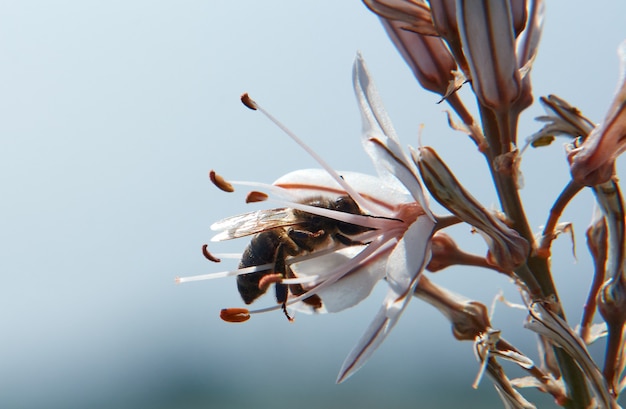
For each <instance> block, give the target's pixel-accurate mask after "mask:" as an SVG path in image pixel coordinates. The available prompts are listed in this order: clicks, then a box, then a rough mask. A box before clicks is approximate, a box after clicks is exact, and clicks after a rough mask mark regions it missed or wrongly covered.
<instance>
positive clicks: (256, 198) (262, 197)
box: [246, 190, 269, 203]
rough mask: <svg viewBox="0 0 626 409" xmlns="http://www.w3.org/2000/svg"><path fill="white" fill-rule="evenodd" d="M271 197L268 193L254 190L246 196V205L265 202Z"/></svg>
mask: <svg viewBox="0 0 626 409" xmlns="http://www.w3.org/2000/svg"><path fill="white" fill-rule="evenodd" d="M268 197H269V196H268V195H267V194H266V193H263V192H259V191H256V190H253V191H252V192H250V193H248V196H246V203H256V202H264V201H266V200H267V198H268Z"/></svg>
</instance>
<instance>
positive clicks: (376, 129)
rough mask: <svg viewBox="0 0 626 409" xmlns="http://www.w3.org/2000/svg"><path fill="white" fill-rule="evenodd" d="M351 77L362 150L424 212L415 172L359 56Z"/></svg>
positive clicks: (391, 183)
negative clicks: (359, 118)
mask: <svg viewBox="0 0 626 409" xmlns="http://www.w3.org/2000/svg"><path fill="white" fill-rule="evenodd" d="M352 75H353V82H354V92H355V94H356V98H357V102H358V104H359V108H360V110H361V116H362V119H363V136H362V142H363V146H364V148H365V151H366V152H367V153H368V155H369V156H370V158H371V159H372V162H373V163H374V167H375V168H376V170H377V171H378V174H379V175H380V177H381V178H383V179H384V180H385V182H386V183H389V184H390V185H392V186H397V185H398V182H397V181H398V180H399V181H400V182H401V183H402V184H403V185H404V186H405V187H406V188H407V189H408V190H409V192H411V195H413V197H414V198H415V200H417V201H418V202H419V204H420V205H421V206H422V207H423V208H424V209H427V208H428V206H427V203H426V199H425V197H424V192H423V190H422V186H421V185H420V183H419V180H418V178H417V170H416V169H415V167H414V165H413V163H412V162H411V161H410V160H408V158H407V156H406V154H405V153H404V151H403V149H402V147H401V145H400V142H399V140H398V136H397V135H396V131H395V130H394V128H393V125H392V124H391V120H390V119H389V116H388V115H387V112H386V111H385V108H384V107H383V104H382V101H381V100H380V96H379V95H378V91H377V90H376V87H375V86H374V83H373V81H372V80H371V78H370V75H369V72H368V70H367V67H366V66H365V62H364V61H363V58H362V57H361V55H360V54H359V55H357V58H356V60H355V62H354V67H353V74H352ZM427 212H428V211H427Z"/></svg>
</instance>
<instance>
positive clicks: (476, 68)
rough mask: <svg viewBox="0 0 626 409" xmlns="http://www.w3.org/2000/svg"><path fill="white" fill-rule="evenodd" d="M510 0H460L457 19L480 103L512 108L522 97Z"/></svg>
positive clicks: (499, 107)
mask: <svg viewBox="0 0 626 409" xmlns="http://www.w3.org/2000/svg"><path fill="white" fill-rule="evenodd" d="M512 18H513V16H512V12H511V4H510V1H509V0H480V1H478V0H476V1H460V2H457V20H458V25H459V33H460V36H461V43H462V44H463V52H464V54H465V58H467V62H468V65H469V71H470V76H471V80H472V88H473V89H474V92H475V94H476V97H477V98H478V100H479V101H480V103H481V104H482V105H484V106H487V107H489V108H491V109H493V110H495V111H504V110H508V109H509V108H510V107H511V106H512V105H513V103H514V102H515V101H516V100H517V99H518V98H519V96H520V93H521V78H520V74H519V67H518V64H517V56H516V50H515V33H514V27H513V20H512Z"/></svg>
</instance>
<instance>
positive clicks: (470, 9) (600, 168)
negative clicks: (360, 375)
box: [178, 0, 626, 409]
mask: <svg viewBox="0 0 626 409" xmlns="http://www.w3.org/2000/svg"><path fill="white" fill-rule="evenodd" d="M363 1H364V3H365V5H366V6H367V7H368V8H369V9H370V10H372V11H373V12H374V13H376V14H377V15H378V16H379V17H380V20H381V22H382V25H383V26H384V28H385V30H386V31H387V33H388V35H389V37H390V39H391V40H392V41H393V43H394V45H395V46H396V47H397V49H398V51H399V52H400V55H401V56H402V57H403V58H404V60H405V61H406V63H407V64H408V65H409V67H410V68H411V70H412V72H413V73H414V75H415V78H416V79H417V80H418V82H419V83H420V84H421V86H422V87H423V88H424V89H426V90H428V91H431V92H434V93H437V94H439V95H440V96H441V101H442V102H445V103H447V104H448V105H449V107H450V108H451V111H452V112H453V114H449V122H450V124H451V126H453V128H454V129H456V130H461V131H463V132H465V133H466V134H467V135H469V137H470V138H471V140H472V141H473V142H474V143H475V144H476V148H477V152H478V154H480V155H482V156H483V157H484V159H485V162H486V164H487V167H488V169H489V171H490V173H491V175H490V176H491V178H492V180H493V185H494V188H495V191H496V193H497V197H498V199H499V204H500V210H499V211H497V212H496V211H493V210H489V209H487V208H486V207H485V206H484V205H483V204H481V203H480V202H479V201H478V200H477V199H475V198H474V197H473V196H472V195H471V193H470V192H469V191H468V190H467V189H466V188H465V187H463V186H462V185H461V184H460V182H459V181H458V180H457V179H456V178H455V176H454V175H453V173H452V171H451V170H450V169H449V168H448V166H447V165H446V163H445V162H444V160H443V159H442V158H441V157H440V156H439V155H438V154H437V152H436V151H435V150H434V149H433V148H431V147H424V146H422V147H419V148H418V149H404V148H403V146H402V145H401V143H400V141H399V139H398V137H397V135H396V133H395V131H394V129H393V126H392V125H391V121H390V120H389V118H388V116H387V114H386V113H385V110H384V108H383V106H382V103H381V101H380V98H379V96H378V93H377V91H376V89H375V87H374V84H373V81H372V79H371V76H370V74H369V72H368V70H367V68H366V66H365V63H364V62H363V59H362V58H361V56H360V55H359V56H358V57H357V59H356V61H355V64H354V71H353V81H354V90H355V94H356V97H357V102H358V105H359V108H360V111H361V114H362V119H363V134H362V135H363V136H362V140H361V142H362V144H363V147H364V149H365V151H366V152H367V154H368V155H369V156H370V157H371V159H372V162H373V164H374V167H375V169H376V171H377V174H378V176H376V177H374V176H369V175H363V174H358V173H353V172H338V171H335V170H334V169H333V168H332V167H331V166H329V165H328V164H326V162H324V161H323V160H322V159H321V158H320V157H319V156H318V155H317V154H316V153H315V152H313V151H312V150H311V149H310V148H309V147H308V146H307V145H306V144H305V143H304V142H303V141H302V140H300V139H299V138H298V137H297V136H296V135H294V134H293V133H292V132H291V131H289V129H287V128H286V127H285V126H284V125H282V124H281V123H280V122H279V121H278V120H276V119H275V118H274V117H272V116H271V115H270V114H269V113H268V112H267V111H265V110H264V109H263V108H262V107H261V106H260V105H259V104H257V103H256V102H255V101H254V100H252V99H251V98H250V97H249V96H248V95H247V94H244V96H243V97H242V101H243V103H244V104H245V105H246V106H247V107H248V108H250V109H253V110H257V111H260V112H261V113H263V114H264V115H266V116H267V117H268V118H269V119H270V120H271V121H273V122H275V123H276V124H277V125H278V126H279V127H280V128H281V129H282V130H283V131H284V132H285V133H287V134H288V135H289V136H290V137H291V138H292V139H293V140H294V141H295V142H297V143H298V144H299V145H300V146H302V147H303V148H304V149H305V151H307V152H308V153H309V154H310V155H312V156H313V158H314V159H315V160H316V161H317V162H318V163H319V164H320V165H321V168H322V169H306V170H298V171H295V172H292V173H289V174H287V175H285V176H282V177H281V178H279V179H278V180H276V181H275V182H274V183H273V184H271V185H269V184H262V183H254V182H232V181H231V182H229V181H226V180H225V179H223V178H222V177H220V176H219V175H218V174H216V173H215V172H211V180H212V181H213V183H214V184H215V185H216V186H217V187H219V188H220V189H222V190H224V191H227V192H233V191H234V190H235V187H236V186H247V187H250V188H251V189H252V190H251V191H250V193H249V194H248V196H247V199H246V201H247V202H263V203H273V204H274V206H272V207H269V208H265V209H261V210H256V211H253V212H250V213H246V214H243V215H238V216H233V217H230V218H227V219H224V220H221V221H218V222H217V223H215V224H214V225H213V226H212V228H213V229H215V230H218V231H219V233H218V234H217V235H216V236H215V237H214V238H213V241H220V240H228V239H233V238H238V237H244V236H252V239H251V240H250V244H249V245H248V247H247V248H246V249H245V250H244V251H243V253H242V254H237V255H230V254H224V255H220V254H216V255H213V254H211V253H210V252H209V251H208V249H207V248H206V247H204V248H203V253H204V255H205V257H206V258H207V259H209V260H210V261H212V262H220V261H221V259H224V258H229V257H231V258H237V259H238V260H240V261H239V266H238V268H237V269H235V270H232V271H226V272H221V273H213V274H208V275H205V276H196V277H187V278H179V279H178V281H179V282H186V281H193V280H198V279H206V278H218V277H226V276H236V277H237V284H238V288H239V292H240V294H241V295H242V298H243V300H244V302H245V303H246V304H250V303H252V302H253V301H255V300H256V299H257V298H258V297H260V296H261V295H262V294H264V293H265V292H266V291H267V290H268V288H270V287H273V288H274V291H275V296H276V300H277V304H276V305H273V306H270V307H267V308H261V309H257V310H252V311H251V310H248V309H247V308H226V309H223V310H222V312H221V317H222V318H223V319H224V320H225V321H229V322H243V321H246V320H248V319H249V318H250V316H251V315H252V314H255V313H259V312H265V311H272V310H282V311H283V314H284V315H286V316H287V318H288V319H289V320H292V319H293V317H292V314H293V312H294V311H305V312H314V313H324V312H339V311H342V310H344V309H346V308H349V307H352V306H354V305H355V304H357V303H358V302H360V301H362V300H363V299H365V298H366V297H368V296H369V295H370V293H371V290H372V288H373V287H374V286H375V285H376V284H377V283H378V282H381V281H383V282H385V283H386V284H387V286H388V292H387V295H386V297H385V298H384V300H383V302H382V306H381V308H380V310H379V312H378V314H377V315H376V316H375V317H374V319H373V321H372V323H371V324H370V326H369V328H367V330H366V331H365V333H364V334H363V336H362V337H361V339H360V340H359V341H358V342H357V344H356V346H355V347H354V349H353V350H352V352H351V353H350V354H349V356H348V357H347V359H346V361H345V362H344V365H343V367H342V369H341V371H340V374H339V377H338V381H339V382H341V381H343V380H345V379H346V378H347V377H348V376H350V375H352V374H353V373H354V372H355V371H356V370H357V369H359V368H360V367H361V366H362V365H363V364H364V363H365V361H366V360H367V359H368V358H369V356H370V355H371V354H372V353H373V352H374V350H375V349H376V348H378V346H379V345H380V344H381V343H382V341H383V340H384V339H385V337H386V336H387V334H388V333H389V331H391V329H392V328H393V326H394V324H395V323H396V322H397V320H398V318H399V316H400V314H401V313H402V312H403V311H404V310H405V309H406V306H407V304H408V302H409V301H410V300H411V299H412V298H413V297H417V298H419V299H421V300H423V301H425V302H427V303H429V304H431V305H433V306H434V307H436V308H437V309H438V310H439V311H440V312H441V313H442V314H443V315H444V316H445V317H446V318H447V319H448V320H449V321H450V323H451V325H452V328H453V334H454V336H455V337H456V338H457V339H459V340H469V341H473V342H474V343H475V352H476V357H477V359H478V360H479V361H480V363H481V371H480V375H482V374H483V373H484V374H486V375H487V376H488V377H489V378H491V379H492V380H493V382H494V385H495V387H496V389H497V390H498V393H499V395H500V396H501V398H502V400H503V402H504V405H505V407H512V408H531V407H534V405H533V404H532V403H530V402H529V401H527V400H526V399H525V398H524V397H523V396H522V394H521V393H520V388H523V387H534V388H538V389H539V390H541V391H543V392H546V393H549V394H550V395H552V396H553V398H554V400H555V402H556V403H557V404H559V405H561V406H564V407H567V408H581V409H583V408H591V407H598V408H617V407H619V406H618V404H617V398H618V396H619V394H620V392H622V391H623V389H624V388H625V387H626V378H625V375H624V368H625V367H626V359H625V357H624V354H625V351H624V349H625V347H624V338H623V336H624V325H625V323H626V271H625V269H626V265H625V264H624V245H625V241H626V238H625V235H626V226H625V219H624V203H623V198H622V194H621V191H620V187H619V184H618V180H617V177H616V175H615V159H616V157H617V155H619V153H621V152H622V151H623V150H624V149H626V142H625V141H626V42H625V43H623V44H622V45H621V46H620V49H619V56H620V61H621V76H620V83H619V85H618V90H617V93H616V96H615V99H614V101H613V103H612V104H611V106H610V108H609V112H608V113H607V115H606V117H605V118H604V120H603V121H602V122H601V123H600V124H598V125H595V124H594V123H593V122H592V121H590V120H589V119H587V118H585V117H584V116H583V115H582V114H581V112H579V110H578V109H576V108H574V107H573V106H571V105H569V104H568V103H567V102H565V101H563V100H562V99H560V98H559V97H557V96H554V95H548V96H545V97H541V98H540V99H539V101H540V103H541V104H542V105H543V107H544V108H545V111H546V114H545V115H544V116H541V117H539V118H537V119H538V121H540V122H542V123H543V124H544V126H543V127H542V128H541V129H539V130H538V131H537V133H535V134H534V135H531V136H530V137H528V138H526V141H525V144H526V145H525V146H522V148H521V150H520V149H518V147H519V146H520V143H519V142H518V120H519V116H520V113H521V112H522V111H524V110H525V109H526V108H528V107H529V106H530V105H531V104H532V102H533V96H532V87H531V76H530V72H531V67H532V63H533V60H534V58H535V54H536V53H537V49H538V44H539V39H540V36H541V31H542V26H543V13H544V11H543V1H541V0H534V1H533V0H489V1H488V0H482V1H481V0H478V1H460V0H457V1H455V0H430V1H428V2H423V1H421V0H381V1H378V0H363ZM463 86H465V87H471V90H472V91H473V94H474V96H475V99H476V101H475V111H476V112H478V117H477V118H475V117H474V115H473V114H471V113H470V112H471V110H470V109H468V107H467V105H466V101H464V100H463V99H462V97H461V96H460V95H459V93H458V92H457V91H458V90H459V88H461V87H463ZM453 116H456V119H455V118H453ZM557 136H560V137H565V138H567V139H568V141H567V143H568V145H567V147H568V160H569V166H570V170H571V180H570V181H569V182H568V183H567V185H566V186H564V188H563V191H562V193H561V194H560V195H559V196H558V197H557V198H556V199H555V202H554V205H553V206H552V208H550V209H546V217H547V221H546V225H545V227H544V229H543V231H542V232H541V233H540V234H539V235H538V236H536V235H535V234H534V232H533V229H532V228H531V226H530V225H529V223H528V220H527V218H526V215H525V212H524V206H523V203H522V200H521V197H520V194H519V189H520V183H519V180H520V177H521V175H520V172H521V170H520V155H521V153H520V152H521V151H523V150H524V149H526V148H527V147H528V146H533V147H540V146H544V145H547V144H550V143H551V142H552V141H553V140H554V139H555V137H557ZM422 186H425V188H426V189H424V188H423V187H422ZM584 189H591V190H592V191H593V193H594V195H595V197H596V198H597V204H598V206H597V211H596V215H595V218H594V222H593V223H592V225H591V226H590V227H589V229H588V231H587V235H586V238H587V244H588V247H589V249H590V253H591V255H592V257H593V259H594V271H593V272H590V274H593V277H594V279H593V280H592V284H591V286H590V288H589V292H588V298H587V299H586V300H585V301H584V307H583V314H582V321H581V323H580V325H578V326H572V324H571V323H569V322H568V321H567V320H566V317H565V313H564V311H563V307H562V305H561V302H560V299H559V296H558V293H557V289H556V287H555V284H554V281H553V276H552V271H551V265H550V261H551V260H550V255H551V244H552V242H553V240H554V239H555V237H556V236H557V235H558V234H560V233H563V232H570V231H571V225H570V224H569V223H562V222H559V219H560V216H561V214H562V213H563V211H564V209H565V208H566V207H567V206H568V204H569V203H570V200H571V199H572V198H573V197H574V196H576V194H578V193H579V192H580V191H582V190H584ZM426 190H427V192H428V193H427V192H426ZM429 198H433V199H434V200H436V201H437V202H438V203H439V204H441V205H442V206H443V207H444V208H445V209H446V210H447V211H449V212H450V214H447V215H437V214H434V213H433V212H432V211H431V210H430V207H429V203H428V201H429ZM459 223H465V224H467V225H469V226H471V228H472V229H473V230H474V231H476V232H478V233H480V235H481V236H482V237H483V238H484V239H485V242H486V245H487V248H488V251H487V254H486V255H485V256H479V255H475V254H469V253H466V252H464V251H462V250H461V249H460V248H459V247H458V246H457V244H456V243H455V242H454V240H453V239H452V237H451V236H450V235H449V234H447V233H445V232H443V230H444V229H445V228H447V227H449V226H451V225H454V224H459ZM452 265H472V266H478V267H483V268H487V269H491V270H494V271H496V272H497V273H499V274H503V275H505V276H507V277H508V278H509V279H510V280H511V282H512V284H513V285H514V286H516V287H517V288H518V290H519V292H520V294H521V298H522V304H521V308H523V309H525V310H526V311H527V313H528V318H527V322H526V324H525V327H526V328H528V329H530V330H531V331H533V332H535V333H536V335H537V337H538V339H539V345H540V358H541V359H540V363H535V361H533V360H532V359H531V358H530V357H528V356H526V355H525V354H524V353H522V352H521V351H519V350H518V349H517V348H516V347H515V346H514V345H513V344H512V343H511V342H509V341H507V340H506V339H505V338H504V337H503V334H502V333H501V331H500V330H498V329H497V328H493V327H492V324H491V319H490V317H489V314H488V309H487V307H486V306H485V305H483V304H482V303H480V302H478V301H473V300H469V299H466V298H465V297H462V296H460V295H458V294H454V293H452V292H450V291H448V290H446V289H444V288H441V287H439V286H438V285H436V284H435V283H434V282H432V281H431V279H430V278H429V277H427V276H426V275H425V274H424V271H425V270H429V271H433V272H434V271H439V270H442V269H445V268H447V267H449V266H452ZM596 311H597V312H599V315H600V316H601V317H602V319H603V321H604V323H603V324H593V322H594V321H593V319H594V315H595V313H596ZM573 327H576V328H577V329H576V330H574V329H573ZM603 336H606V337H607V344H606V352H605V359H604V363H603V367H600V365H598V364H597V363H596V362H595V361H594V360H593V359H592V357H591V356H590V355H589V353H588V351H587V348H586V347H587V345H589V344H590V343H592V342H594V341H595V340H596V339H598V338H599V337H603ZM502 360H506V361H509V362H513V363H514V364H516V365H518V366H519V367H520V368H521V369H522V370H523V371H525V373H526V374H527V376H525V377H524V378H520V379H509V378H508V377H507V375H506V374H505V372H504V369H503V368H502V366H501V365H500V362H501V361H502Z"/></svg>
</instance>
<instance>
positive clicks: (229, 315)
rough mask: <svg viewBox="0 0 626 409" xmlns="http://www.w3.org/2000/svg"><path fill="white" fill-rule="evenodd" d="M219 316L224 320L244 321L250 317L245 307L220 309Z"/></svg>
mask: <svg viewBox="0 0 626 409" xmlns="http://www.w3.org/2000/svg"><path fill="white" fill-rule="evenodd" d="M220 318H221V319H223V320H224V321H226V322H245V321H248V320H249V319H250V311H248V310H247V309H246V308H224V309H222V310H221V311H220Z"/></svg>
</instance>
